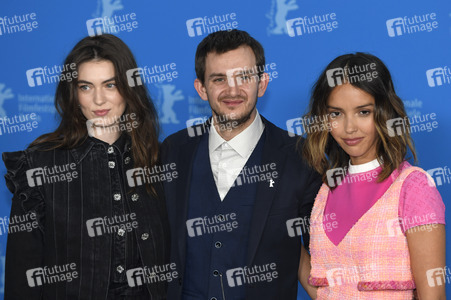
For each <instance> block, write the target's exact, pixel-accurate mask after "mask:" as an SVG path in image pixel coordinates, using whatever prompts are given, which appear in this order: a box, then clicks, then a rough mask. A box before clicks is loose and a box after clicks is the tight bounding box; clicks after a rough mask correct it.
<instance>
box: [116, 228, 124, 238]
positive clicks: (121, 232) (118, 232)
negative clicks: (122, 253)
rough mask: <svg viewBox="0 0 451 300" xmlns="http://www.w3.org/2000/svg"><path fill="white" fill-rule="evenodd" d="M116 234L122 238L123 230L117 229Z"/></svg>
mask: <svg viewBox="0 0 451 300" xmlns="http://www.w3.org/2000/svg"><path fill="white" fill-rule="evenodd" d="M117 234H118V235H119V236H124V234H125V230H124V229H122V228H119V230H118V231H117Z"/></svg>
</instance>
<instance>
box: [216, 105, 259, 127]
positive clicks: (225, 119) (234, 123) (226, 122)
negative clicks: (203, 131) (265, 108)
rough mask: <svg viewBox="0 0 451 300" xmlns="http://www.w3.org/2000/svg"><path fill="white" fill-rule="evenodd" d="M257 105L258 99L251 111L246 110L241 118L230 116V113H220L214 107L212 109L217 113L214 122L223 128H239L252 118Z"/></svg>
mask: <svg viewBox="0 0 451 300" xmlns="http://www.w3.org/2000/svg"><path fill="white" fill-rule="evenodd" d="M256 106H257V101H255V104H254V107H252V109H251V110H250V111H249V113H246V112H244V114H243V115H242V116H241V117H240V118H239V119H232V118H230V114H228V115H225V114H220V113H219V112H217V111H216V110H214V109H213V108H211V110H212V111H213V112H214V113H215V115H216V116H213V119H214V124H215V125H220V127H222V128H233V129H235V128H238V127H240V126H242V125H243V124H244V123H246V122H247V121H248V120H249V119H250V118H251V115H252V113H253V112H254V110H255V107H256Z"/></svg>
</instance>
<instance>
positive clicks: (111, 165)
mask: <svg viewBox="0 0 451 300" xmlns="http://www.w3.org/2000/svg"><path fill="white" fill-rule="evenodd" d="M115 166H116V163H115V162H114V161H109V162H108V167H110V169H113V168H114V167H115Z"/></svg>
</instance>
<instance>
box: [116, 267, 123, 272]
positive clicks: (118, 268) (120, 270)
mask: <svg viewBox="0 0 451 300" xmlns="http://www.w3.org/2000/svg"><path fill="white" fill-rule="evenodd" d="M116 271H118V272H119V273H122V272H124V267H122V266H117V268H116Z"/></svg>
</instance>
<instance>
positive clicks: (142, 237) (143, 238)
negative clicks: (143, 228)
mask: <svg viewBox="0 0 451 300" xmlns="http://www.w3.org/2000/svg"><path fill="white" fill-rule="evenodd" d="M148 238H149V234H148V233H143V234H141V239H142V240H143V241H145V240H147V239H148Z"/></svg>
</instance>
